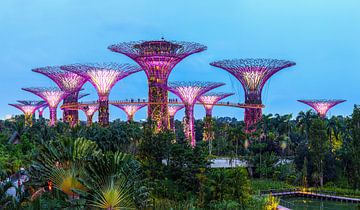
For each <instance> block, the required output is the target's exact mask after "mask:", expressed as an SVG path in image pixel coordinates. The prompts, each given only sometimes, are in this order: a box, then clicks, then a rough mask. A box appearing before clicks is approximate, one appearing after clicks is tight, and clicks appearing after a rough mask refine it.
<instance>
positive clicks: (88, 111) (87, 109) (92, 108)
mask: <svg viewBox="0 0 360 210" xmlns="http://www.w3.org/2000/svg"><path fill="white" fill-rule="evenodd" d="M80 109H81V110H82V111H83V112H84V113H85V115H86V126H89V127H90V126H91V125H92V118H93V116H94V113H95V112H96V111H97V110H98V109H99V104H82V106H81V107H80Z"/></svg>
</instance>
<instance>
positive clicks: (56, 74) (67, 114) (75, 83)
mask: <svg viewBox="0 0 360 210" xmlns="http://www.w3.org/2000/svg"><path fill="white" fill-rule="evenodd" d="M32 71H34V72H37V73H40V74H43V75H45V76H47V77H49V78H50V79H51V80H53V81H54V82H55V83H56V84H57V85H58V87H59V88H60V89H61V90H63V91H66V92H69V93H71V94H69V95H68V96H67V97H66V98H64V102H63V104H67V103H74V102H77V101H78V96H79V91H80V89H81V87H82V86H83V85H84V84H85V82H86V78H84V77H82V76H79V75H77V74H75V73H72V72H68V71H64V70H62V69H60V67H59V66H46V67H42V68H36V69H33V70H32ZM63 121H64V122H67V123H69V125H70V126H71V127H73V126H75V125H76V124H77V123H78V121H79V113H78V110H67V109H64V112H63Z"/></svg>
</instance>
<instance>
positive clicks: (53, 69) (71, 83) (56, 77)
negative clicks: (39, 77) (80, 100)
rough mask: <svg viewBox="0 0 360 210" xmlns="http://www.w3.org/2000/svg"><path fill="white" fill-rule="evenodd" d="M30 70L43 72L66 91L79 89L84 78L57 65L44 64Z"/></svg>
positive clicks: (83, 82) (84, 80)
mask: <svg viewBox="0 0 360 210" xmlns="http://www.w3.org/2000/svg"><path fill="white" fill-rule="evenodd" d="M32 71H34V72H37V73H40V74H43V75H45V76H47V77H49V78H50V79H51V80H53V81H54V82H55V83H56V84H57V85H58V86H59V88H60V89H61V90H63V91H67V92H74V91H76V90H77V91H79V90H80V88H81V87H82V86H83V85H84V84H85V82H86V78H85V77H82V76H79V75H78V74H75V73H72V72H69V71H64V70H62V69H60V67H59V66H46V67H42V68H36V69H33V70H32Z"/></svg>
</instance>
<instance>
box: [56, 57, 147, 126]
mask: <svg viewBox="0 0 360 210" xmlns="http://www.w3.org/2000/svg"><path fill="white" fill-rule="evenodd" d="M61 69H63V70H66V71H70V72H73V73H75V74H78V75H80V76H82V77H84V78H86V79H87V80H88V81H89V82H90V83H91V84H92V85H93V86H94V87H95V89H96V90H97V92H98V95H99V123H100V124H101V125H102V126H108V124H109V98H108V97H109V93H110V91H111V88H112V87H113V86H114V85H115V84H116V82H118V81H119V80H121V79H123V78H125V77H127V76H129V75H131V74H133V73H136V72H139V71H141V70H142V69H141V68H140V67H139V66H134V65H130V64H116V63H103V64H74V65H66V66H61Z"/></svg>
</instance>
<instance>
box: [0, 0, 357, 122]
mask: <svg viewBox="0 0 360 210" xmlns="http://www.w3.org/2000/svg"><path fill="white" fill-rule="evenodd" d="M359 11H360V1H358V0H343V1H337V0H291V1H290V0H226V1H218V0H207V1H205V0H198V1H194V0H188V1H187V0H182V1H166V0H163V1H160V0H152V1H146V0H139V1H134V0H128V1H125V0H123V1H119V0H106V1H95V0H77V1H74V0H51V1H49V0H29V1H23V0H2V1H1V4H0V23H1V24H0V66H1V67H0V68H1V70H0V71H1V77H0V96H1V103H0V118H4V117H5V116H6V115H8V114H19V113H20V112H19V111H18V110H16V109H15V108H13V107H10V106H8V105H7V104H8V103H12V102H15V101H16V100H19V99H37V96H35V95H32V94H31V93H28V92H25V91H22V90H21V88H22V87H31V86H45V87H46V86H55V84H54V83H53V82H52V81H51V80H49V79H48V78H46V77H45V76H43V75H40V74H37V73H34V72H32V71H31V69H32V68H35V67H42V66H47V65H61V64H71V63H82V62H106V61H116V62H120V63H123V62H130V63H133V61H132V60H130V59H128V58H127V57H126V56H123V55H120V54H116V53H112V52H110V51H109V50H107V46H108V45H110V44H113V43H117V42H122V41H132V40H150V39H159V38H160V37H161V36H164V37H165V39H168V40H180V41H195V42H199V43H202V44H205V45H206V46H208V50H207V51H205V52H202V53H199V54H194V55H192V56H189V57H188V58H186V59H185V60H184V61H183V62H181V63H179V64H178V65H177V66H176V67H175V68H174V70H173V72H172V73H171V75H170V79H169V80H170V81H176V80H187V81H190V80H201V81H221V82H225V83H227V85H226V86H224V87H221V88H219V89H218V91H224V92H225V91H228V92H236V95H235V96H232V97H231V98H229V100H230V101H234V102H243V101H244V93H243V91H242V89H241V86H240V84H239V82H238V81H237V80H236V79H235V78H233V77H232V76H230V75H229V74H228V73H227V72H225V71H223V70H221V69H217V68H215V67H211V66H210V65H208V64H209V63H210V62H211V61H215V60H219V59H225V58H277V59H288V60H292V61H295V62H296V63H297V65H296V66H295V67H292V68H288V69H285V70H283V71H281V72H279V73H277V74H276V75H275V76H274V77H273V78H272V79H271V80H270V81H269V82H268V84H267V85H266V86H265V89H264V91H263V102H264V104H265V105H266V108H265V109H264V113H280V114H286V113H294V115H296V114H297V113H298V112H299V111H301V110H307V109H308V107H307V106H306V105H303V104H300V103H298V102H297V101H296V99H304V98H314V99H316V98H340V99H346V100H348V101H347V102H346V103H344V104H341V105H338V106H337V107H335V108H333V109H332V110H331V111H330V113H329V114H330V115H337V114H345V115H348V114H350V113H351V112H352V108H353V105H354V104H360V82H359V79H360V69H359V67H358V63H359V59H360V41H359V39H360V12H359ZM84 88H85V92H89V93H91V96H89V97H87V98H85V99H84V100H95V99H96V98H97V95H96V92H95V91H94V88H93V87H92V86H91V85H90V84H89V83H87V84H86V85H85V86H84ZM129 97H134V98H144V97H147V82H146V77H145V74H144V73H143V72H140V73H137V74H134V75H132V76H129V77H128V78H126V79H124V80H123V81H121V82H119V83H118V84H117V85H116V86H115V87H114V88H113V90H112V92H111V94H110V99H124V98H129ZM110 112H111V119H115V118H119V117H120V118H121V119H125V115H124V114H123V113H122V112H121V111H120V110H118V109H117V108H116V107H111V108H110ZM195 112H196V114H195V117H196V118H202V117H203V116H204V114H205V112H204V110H203V108H202V107H200V106H199V107H197V108H196V110H195ZM213 114H214V115H215V116H234V117H237V118H240V119H242V118H243V110H242V109H234V108H220V107H216V108H215V109H214V113H213ZM45 115H48V113H45ZM145 115H146V109H143V110H141V111H140V112H139V113H138V114H137V115H136V116H135V118H136V119H143V118H145ZM182 115H183V111H181V112H180V113H179V114H178V115H177V117H178V118H180V117H182ZM58 116H61V113H60V111H59V112H58ZM81 117H82V118H83V119H84V115H83V113H81Z"/></svg>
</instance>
